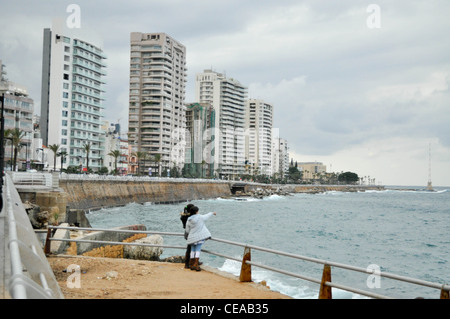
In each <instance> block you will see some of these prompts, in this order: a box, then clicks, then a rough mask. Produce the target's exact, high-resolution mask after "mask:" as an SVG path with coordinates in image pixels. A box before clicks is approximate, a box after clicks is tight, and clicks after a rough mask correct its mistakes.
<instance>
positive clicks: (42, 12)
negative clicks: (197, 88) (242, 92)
mask: <svg viewBox="0 0 450 319" xmlns="http://www.w3.org/2000/svg"><path fill="white" fill-rule="evenodd" d="M0 3H1V7H0V11H1V13H2V19H1V20H0V59H2V60H3V63H4V64H6V66H7V72H8V77H9V79H10V80H12V81H15V82H18V83H20V84H22V85H24V86H26V87H28V89H29V92H30V94H31V97H32V98H33V99H34V101H35V106H36V109H37V111H36V113H39V110H40V98H41V97H40V88H41V65H42V62H41V61H42V33H43V29H44V28H46V27H51V24H52V19H54V18H57V17H60V18H62V19H64V20H65V19H66V18H67V17H68V16H69V13H66V8H67V6H68V5H69V4H71V3H75V4H78V5H79V6H80V8H81V30H83V31H84V32H89V33H96V34H97V35H98V36H99V37H100V38H101V39H102V41H103V49H104V51H105V53H106V55H107V56H108V60H107V64H108V69H107V71H108V76H107V86H106V90H107V92H106V98H107V100H106V101H105V119H106V120H110V121H112V122H117V121H118V120H120V123H121V125H122V127H124V128H125V129H126V126H127V121H128V80H129V37H130V32H133V31H138V32H166V33H168V34H169V35H171V36H172V37H173V38H175V39H177V40H178V41H180V42H181V43H183V44H184V45H185V46H186V47H187V68H188V83H187V98H186V101H187V102H193V101H194V84H195V82H194V81H195V75H196V74H197V73H199V72H202V71H203V70H204V69H207V68H211V67H212V68H213V69H214V70H216V71H219V72H226V74H227V76H229V77H233V78H235V79H237V80H239V81H240V82H241V83H243V84H244V85H246V86H247V87H248V88H249V97H250V98H261V99H264V100H266V101H267V102H269V103H272V104H273V105H274V108H275V119H274V127H276V128H279V132H280V136H281V137H284V138H286V139H287V140H288V143H289V145H290V152H291V157H293V158H294V160H298V161H314V160H317V161H322V162H323V163H324V164H325V165H327V167H328V170H329V171H348V170H350V171H354V172H356V173H358V174H359V175H360V176H370V177H371V178H376V182H377V183H379V182H382V183H384V184H388V185H419V186H425V185H426V182H427V180H428V145H429V143H431V147H432V180H433V184H434V185H447V186H450V165H449V164H450V93H449V81H450V77H449V74H450V54H449V53H450V41H449V37H448V32H449V30H450V19H448V14H449V13H450V2H449V1H448V0H428V1H406V0H405V1H402V0H400V1H376V0H375V1H372V0H371V1H367V2H364V1H358V0H351V1H350V0H347V1H321V0H311V1H287V0H286V1H254V0H247V1H237V0H228V1H215V0H214V1H211V0H191V1H181V0H161V1H159V0H158V1H153V0H152V1H142V0H131V1H130V0H128V1H122V0H120V1H119V0H117V1H111V0H109V1H106V0H96V1H85V0H78V1H76V0H71V1H61V0H46V1H44V0H41V1H37V0H28V1H27V0H21V1H6V0H0ZM370 4H376V5H377V6H378V7H379V8H380V18H381V19H380V28H369V27H368V25H367V20H368V18H370V17H372V16H371V15H372V14H373V12H372V11H371V12H367V8H368V6H369V5H370Z"/></svg>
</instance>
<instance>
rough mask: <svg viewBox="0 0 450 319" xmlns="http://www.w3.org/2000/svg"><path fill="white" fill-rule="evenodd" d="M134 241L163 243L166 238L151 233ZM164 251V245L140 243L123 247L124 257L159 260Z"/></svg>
mask: <svg viewBox="0 0 450 319" xmlns="http://www.w3.org/2000/svg"><path fill="white" fill-rule="evenodd" d="M134 242H135V243H142V244H151V245H162V244H163V242H164V240H163V238H162V237H161V236H160V235H150V236H148V237H145V238H141V239H137V240H135V241H134ZM162 253H163V249H162V247H151V246H140V245H139V246H134V245H124V247H123V257H124V258H129V259H138V260H153V261H159V256H161V254H162Z"/></svg>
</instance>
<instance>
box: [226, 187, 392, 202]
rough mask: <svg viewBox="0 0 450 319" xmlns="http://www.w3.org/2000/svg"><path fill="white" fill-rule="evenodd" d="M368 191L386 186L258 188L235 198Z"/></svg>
mask: <svg viewBox="0 0 450 319" xmlns="http://www.w3.org/2000/svg"><path fill="white" fill-rule="evenodd" d="M366 190H379V191H381V190H385V188H384V186H360V185H330V186H328V185H283V186H270V187H256V188H252V189H249V190H247V191H245V192H236V194H234V195H235V198H237V199H239V198H245V197H250V198H257V199H262V198H264V197H268V196H272V195H278V196H289V195H292V194H297V193H304V194H321V193H326V192H330V191H336V192H348V193H350V192H365V191H366Z"/></svg>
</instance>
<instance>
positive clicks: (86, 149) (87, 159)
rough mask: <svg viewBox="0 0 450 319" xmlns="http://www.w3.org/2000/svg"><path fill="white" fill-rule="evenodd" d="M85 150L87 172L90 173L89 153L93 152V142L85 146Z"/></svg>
mask: <svg viewBox="0 0 450 319" xmlns="http://www.w3.org/2000/svg"><path fill="white" fill-rule="evenodd" d="M83 148H84V151H85V152H86V172H88V173H89V152H90V151H91V142H87V143H85V144H83Z"/></svg>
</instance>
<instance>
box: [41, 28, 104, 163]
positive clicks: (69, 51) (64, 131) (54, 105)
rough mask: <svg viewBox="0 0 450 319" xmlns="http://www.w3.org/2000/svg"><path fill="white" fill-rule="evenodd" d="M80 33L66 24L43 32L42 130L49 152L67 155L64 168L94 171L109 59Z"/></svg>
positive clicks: (99, 158)
mask: <svg viewBox="0 0 450 319" xmlns="http://www.w3.org/2000/svg"><path fill="white" fill-rule="evenodd" d="M74 30H75V31H74ZM76 30H77V29H68V28H66V27H65V26H64V25H63V24H62V23H54V24H53V26H52V29H50V28H47V29H44V48H43V59H42V94H41V122H40V127H41V134H42V139H43V143H44V145H45V146H47V147H48V146H50V145H54V144H57V145H59V146H60V148H59V151H60V152H66V153H67V156H66V157H65V158H64V159H63V167H68V166H83V168H86V167H89V168H91V169H93V170H94V171H96V170H98V169H99V168H100V166H101V164H102V163H101V162H102V158H101V151H102V150H103V148H102V142H103V140H102V136H101V125H102V122H101V118H102V113H103V106H102V101H103V100H104V97H103V93H104V89H103V86H104V84H105V75H106V71H105V68H106V64H105V59H106V56H105V54H104V53H103V51H102V49H101V48H100V46H99V45H97V44H93V43H91V42H88V41H87V40H85V39H82V38H80V37H79V36H78V35H77V33H76ZM86 145H90V148H89V147H88V148H86ZM86 149H88V151H89V154H87V153H86ZM89 149H90V150H89ZM87 155H89V156H87ZM88 158H89V163H87V160H88Z"/></svg>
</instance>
